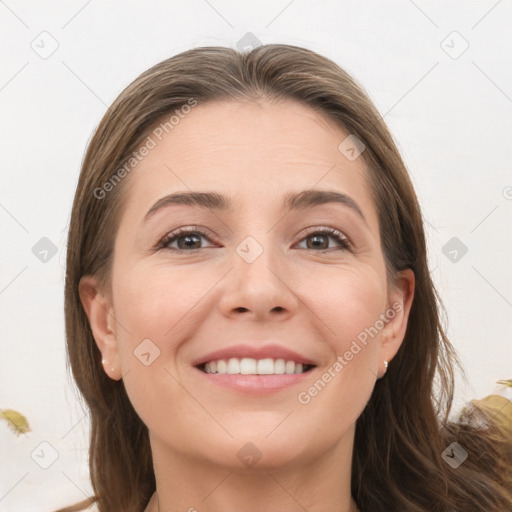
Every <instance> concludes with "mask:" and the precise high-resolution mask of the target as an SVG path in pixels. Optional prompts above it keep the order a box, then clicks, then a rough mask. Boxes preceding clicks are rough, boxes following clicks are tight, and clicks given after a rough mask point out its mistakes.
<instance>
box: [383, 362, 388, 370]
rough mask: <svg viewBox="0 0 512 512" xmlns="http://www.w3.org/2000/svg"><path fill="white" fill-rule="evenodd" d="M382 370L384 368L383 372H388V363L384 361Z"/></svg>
mask: <svg viewBox="0 0 512 512" xmlns="http://www.w3.org/2000/svg"><path fill="white" fill-rule="evenodd" d="M384 368H386V370H385V372H386V371H387V370H388V362H387V361H384Z"/></svg>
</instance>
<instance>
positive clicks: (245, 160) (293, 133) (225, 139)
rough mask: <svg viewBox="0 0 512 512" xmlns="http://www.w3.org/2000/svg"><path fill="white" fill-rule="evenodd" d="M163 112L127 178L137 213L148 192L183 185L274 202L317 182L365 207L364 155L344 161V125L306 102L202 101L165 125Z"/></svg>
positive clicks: (154, 194)
mask: <svg viewBox="0 0 512 512" xmlns="http://www.w3.org/2000/svg"><path fill="white" fill-rule="evenodd" d="M169 118H170V116H164V117H163V118H162V120H161V121H159V123H156V124H155V127H154V128H153V130H152V131H150V133H149V135H148V137H149V138H150V139H147V141H149V140H151V143H150V145H151V146H153V147H152V149H151V150H150V151H149V152H148V153H147V155H146V156H145V157H144V158H143V159H141V161H140V162H139V163H138V164H137V166H136V167H135V168H134V170H133V172H132V173H131V175H130V177H129V180H128V181H129V183H127V184H126V185H127V191H126V196H125V197H126V199H125V200H126V201H127V203H128V204H127V205H126V207H127V209H131V210H132V211H133V210H140V211H139V212H138V215H137V216H138V217H141V216H143V215H144V213H145V212H146V211H147V209H149V208H150V207H151V205H152V204H153V202H154V200H155V199H158V198H159V197H161V196H163V195H165V194H166V193H170V192H174V191H176V190H187V189H188V190H196V191H202V190H206V189H209V190H215V191H218V192H220V193H222V194H225V195H228V196H231V197H232V198H233V200H234V201H235V202H237V201H239V202H245V203H247V202H248V201H250V200H254V199H255V198H256V197H259V198H260V199H263V200H265V201H268V202H270V201H271V200H272V199H274V198H275V199H276V202H277V201H280V200H281V198H282V195H283V194H284V193H286V192H289V191H300V190H304V189H311V188H313V187H316V186H318V187H319V188H324V189H325V188H335V189H338V190H339V191H340V192H344V193H349V194H351V195H355V196H358V202H363V203H365V202H366V203H367V204H366V208H371V204H370V203H371V201H370V198H369V191H368V187H367V181H366V180H367V170H366V165H365V162H364V160H363V159H362V158H357V159H356V160H353V161H351V160H349V159H347V158H346V157H345V156H344V154H343V153H342V152H340V150H339V146H340V144H341V143H342V142H343V141H344V140H345V139H346V138H347V137H348V136H349V133H348V132H347V131H346V130H344V129H343V128H341V127H340V126H337V125H336V124H335V123H334V122H333V121H332V120H330V119H329V118H328V117H327V116H326V115H324V114H321V113H318V112H316V111H315V110H313V109H312V108H310V107H308V106H306V105H303V104H300V103H298V102H295V101H293V100H279V101H272V102H271V101H267V100H259V101H253V102H251V101H229V102H208V103H205V104H198V105H197V106H195V107H194V108H193V109H191V110H190V112H189V113H187V114H186V115H183V114H182V116H180V117H178V116H175V118H174V123H173V124H172V125H171V124H168V125H165V122H166V121H167V120H168V119H169ZM176 121H177V122H176ZM167 132H168V133H167ZM238 206H241V205H238ZM260 206H261V204H260Z"/></svg>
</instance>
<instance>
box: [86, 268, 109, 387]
mask: <svg viewBox="0 0 512 512" xmlns="http://www.w3.org/2000/svg"><path fill="white" fill-rule="evenodd" d="M78 290H79V295H80V300H81V301H82V305H83V307H84V310H85V313H86V315H87V318H88V319H89V325H90V327H91V331H92V334H93V336H94V340H95V342H96V345H97V346H98V349H99V351H100V352H101V355H102V366H103V367H104V370H105V373H106V374H107V375H108V376H109V377H110V378H112V379H115V380H118V377H117V374H118V373H119V355H118V346H117V338H116V332H115V322H113V321H111V318H112V319H113V310H112V306H111V304H110V300H109V299H108V298H107V297H105V296H104V295H103V294H102V293H101V291H100V286H99V283H98V280H97V279H96V278H95V277H92V276H84V277H82V279H80V284H79V287H78Z"/></svg>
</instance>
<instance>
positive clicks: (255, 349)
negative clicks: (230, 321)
mask: <svg viewBox="0 0 512 512" xmlns="http://www.w3.org/2000/svg"><path fill="white" fill-rule="evenodd" d="M233 358H236V359H244V358H250V359H256V360H262V359H274V360H276V359H284V360H285V361H293V362H294V363H296V364H299V363H300V364H302V365H304V366H316V364H315V361H313V360H312V359H310V358H308V357H305V356H303V355H301V354H299V353H297V352H295V351H293V350H291V349H289V348H287V347H283V346H280V345H266V346H255V345H235V346H233V347H226V348H224V349H220V350H216V351H214V352H209V353H208V354H205V355H204V356H201V357H200V358H197V359H196V360H194V361H193V362H192V365H193V366H196V367H203V368H204V365H205V364H206V363H209V362H211V361H218V360H229V359H233Z"/></svg>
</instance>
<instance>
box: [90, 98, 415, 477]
mask: <svg viewBox="0 0 512 512" xmlns="http://www.w3.org/2000/svg"><path fill="white" fill-rule="evenodd" d="M161 131H162V130H160V131H159V132H157V133H159V134H160V132H161ZM163 133H164V134H165V131H164V132H163ZM151 136H152V138H153V140H154V141H155V143H156V147H154V148H152V149H150V150H149V151H148V154H147V155H146V156H145V157H144V158H143V159H142V160H141V161H140V163H139V164H138V165H137V166H136V167H135V169H134V170H133V171H132V172H131V174H130V175H129V176H128V177H126V178H125V179H126V180H127V183H126V185H127V186H128V188H127V189H126V190H125V192H126V195H125V197H124V200H125V201H126V202H125V209H124V210H123V215H122V217H121V220H120V226H119V230H118V232H117V234H116V238H115V253H114V260H113V270H112V290H111V292H112V301H111V302H109V303H108V304H106V308H105V310H109V311H110V313H111V316H110V325H111V327H112V330H113V331H114V332H113V334H109V333H108V331H107V330H106V329H105V330H104V331H102V330H101V327H98V325H99V323H98V325H94V323H93V325H92V327H93V331H94V334H95V338H96V341H97V343H98V346H99V347H100V350H101V351H102V354H103V357H104V358H106V359H108V360H109V361H110V363H111V364H109V365H107V366H106V367H105V370H106V372H107V373H108V374H109V375H110V376H111V377H113V378H117V379H119V378H121V377H122V378H123V381H124V385H125V387H126V390H127V393H128V395H129V397H130V400H131V401H132V403H133V406H134V407H135V410H136V411H137V413H138V414H139V416H140V417H141V419H142V420H143V421H144V423H145V424H146V425H147V426H148V428H149V431H150V436H151V440H152V443H153V448H155V447H156V446H158V447H159V449H161V450H166V451H168V452H169V453H173V454H179V455H181V456H184V457H191V458H193V459H196V460H202V461H203V462H207V461H208V462H211V463H214V464H222V465H223V466H231V467H237V468H241V467H242V468H243V467H244V465H245V466H250V465H252V464H254V463H257V464H258V466H259V467H272V466H278V465H279V466H287V465H293V464H297V463H300V462H302V463H304V462H305V461H307V460H310V459H311V458H312V457H315V456H319V455H320V454H322V453H324V452H326V450H328V449H331V450H332V449H334V450H336V449H342V447H343V446H344V447H345V448H346V447H347V446H350V443H351V442H352V436H353V432H354V423H355V421H356V419H357V418H358V416H359V415H360V413H361V412H362V410H363V409H364V407H365V405H366V403H367V401H368V399H369V397H370V395H371V393H372V390H373V387H374V385H375V382H376V379H377V378H379V377H381V376H382V375H383V374H384V360H388V361H389V360H391V359H392V358H393V355H394V354H395V353H396V351H397V350H398V348H399V345H400V343H401V341H402V339H403V335H404V332H405V327H406V321H407V314H408V311H409V307H410V301H411V299H412V289H413V284H414V283H413V276H411V275H410V273H408V272H404V273H403V274H402V276H401V279H400V280H399V281H397V286H393V287H392V288H390V287H388V284H387V281H386V272H385V264H384V259H383V254H382V251H381V245H380V237H379V222H378V216H377V212H376V208H375V205H374V204H373V201H372V198H371V195H370V189H369V186H368V184H367V181H366V177H367V169H366V166H365V163H364V161H363V158H362V157H357V153H358V150H360V149H361V148H360V147H359V148H358V147H354V145H353V144H352V146H351V143H352V141H351V139H347V140H346V138H347V137H348V136H349V133H348V132H345V131H343V130H342V129H340V128H338V127H334V126H333V125H332V124H329V123H328V122H327V121H326V120H325V119H324V118H323V117H321V116H320V115H319V114H317V113H315V112H314V111H313V110H311V109H309V108H308V107H305V106H302V105H300V104H298V103H295V102H293V101H282V102H279V103H275V104H272V103H269V102H267V101H263V102H261V103H259V104H257V103H248V102H247V103H242V102H213V103H207V104H205V105H201V104H199V105H198V106H196V107H195V108H194V109H192V110H191V112H190V113H189V114H187V115H186V116H184V117H183V118H180V121H179V124H177V125H175V126H174V128H173V129H172V130H169V133H168V134H166V135H165V137H161V134H160V137H161V138H162V140H159V139H158V138H157V137H156V136H155V135H154V134H153V135H151ZM340 144H341V149H339V146H340ZM149 145H151V146H152V145H153V144H149ZM351 147H354V151H351V150H350V148H351ZM363 154H364V153H363ZM356 157H357V158H356ZM176 194H179V196H178V197H176V198H175V200H174V201H173V199H172V196H174V195H176ZM192 194H196V195H197V194H203V195H201V196H199V198H198V199H196V200H193V199H191V197H192ZM206 194H208V196H207V195H206ZM210 194H212V195H214V196H213V197H211V198H210V197H209V195H210ZM196 197H197V196H196ZM164 198H167V200H165V199H164ZM104 200H105V199H104ZM155 205H157V206H156V207H155ZM166 237H167V240H166ZM98 303H99V302H98ZM98 311H99V313H101V311H100V310H98ZM102 311H103V309H102ZM218 351H221V353H218V354H215V352H218ZM269 359H270V361H269ZM230 360H231V361H230ZM265 360H266V361H265ZM278 360H282V361H278ZM211 361H213V362H214V364H213V365H210V364H209V365H208V366H209V367H210V368H209V370H210V371H211V370H214V371H215V370H216V371H219V370H220V371H221V372H224V371H227V372H228V373H206V372H205V370H206V369H207V368H206V367H205V366H200V365H201V364H202V363H206V362H208V363H210V362H211ZM219 361H221V362H219ZM222 361H224V362H222ZM237 361H238V362H237ZM260 361H263V362H260ZM239 362H240V364H238V363H239ZM300 362H302V363H307V364H310V365H314V366H313V368H312V369H309V370H308V371H305V372H303V373H295V372H300V371H301V368H300V366H299V364H298V363H300ZM293 363H295V364H293ZM198 365H199V366H198ZM111 366H112V367H114V371H113V372H112V371H111V370H110V367H111ZM307 368H308V367H307V366H303V367H302V370H304V369H307ZM237 371H241V372H242V374H231V373H230V372H237ZM259 372H261V373H259ZM282 372H285V373H284V374H283V373H282ZM286 372H293V373H286ZM269 373H270V374H269ZM272 373H273V374H272ZM248 443H251V444H248Z"/></svg>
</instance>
